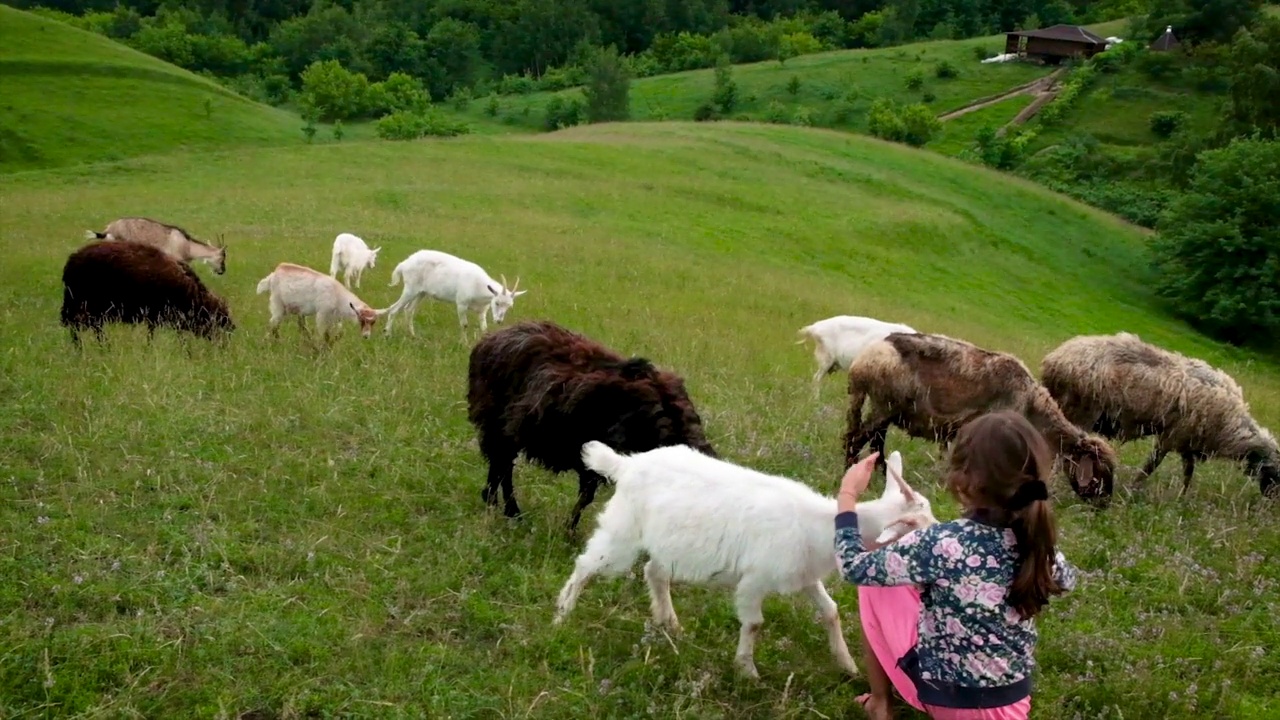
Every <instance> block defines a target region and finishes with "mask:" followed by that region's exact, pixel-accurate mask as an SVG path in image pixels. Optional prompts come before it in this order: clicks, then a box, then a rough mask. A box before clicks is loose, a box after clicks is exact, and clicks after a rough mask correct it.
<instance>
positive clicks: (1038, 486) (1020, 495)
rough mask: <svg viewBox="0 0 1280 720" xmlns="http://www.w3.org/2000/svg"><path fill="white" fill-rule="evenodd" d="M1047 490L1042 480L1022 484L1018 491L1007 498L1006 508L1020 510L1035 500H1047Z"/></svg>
mask: <svg viewBox="0 0 1280 720" xmlns="http://www.w3.org/2000/svg"><path fill="white" fill-rule="evenodd" d="M1048 499H1049V488H1048V486H1046V485H1045V484H1044V481H1043V480H1032V481H1031V482H1025V483H1022V485H1021V486H1020V487H1019V488H1018V491H1017V492H1015V493H1014V494H1013V497H1011V498H1009V504H1008V508H1009V509H1010V510H1014V511H1017V510H1021V509H1022V508H1024V507H1026V506H1028V505H1030V504H1031V503H1033V502H1035V501H1036V500H1048Z"/></svg>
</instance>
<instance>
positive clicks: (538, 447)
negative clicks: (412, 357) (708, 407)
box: [467, 321, 715, 532]
mask: <svg viewBox="0 0 1280 720" xmlns="http://www.w3.org/2000/svg"><path fill="white" fill-rule="evenodd" d="M468 385H469V387H468V391H467V406H468V407H467V415H468V417H469V418H470V420H471V424H472V425H474V426H475V428H476V431H477V433H478V435H479V440H480V452H481V453H482V454H483V455H484V457H485V459H486V460H487V461H488V464H489V477H488V482H487V484H486V485H485V488H484V491H483V492H482V493H481V497H483V498H484V501H485V502H486V503H488V504H490V505H496V504H497V502H498V488H499V486H501V488H502V492H503V494H504V495H505V497H506V505H505V513H506V515H507V517H515V516H517V515H519V514H520V507H519V506H518V505H517V504H516V499H515V496H514V495H513V491H512V487H511V473H512V469H513V465H514V464H515V460H516V456H517V455H518V454H519V453H520V452H522V451H523V452H524V456H525V458H526V459H528V460H530V461H532V462H536V463H538V464H540V465H542V466H543V467H545V468H547V469H548V470H550V471H552V472H556V473H560V472H565V471H568V470H573V471H575V472H577V473H578V504H577V506H576V507H574V510H573V517H572V519H571V520H570V521H569V530H570V532H573V531H575V530H576V528H577V525H578V520H579V518H580V517H581V515H582V510H583V508H585V507H586V506H587V505H589V504H591V502H592V500H593V499H594V498H595V493H596V487H597V485H598V484H599V483H600V482H601V481H602V480H603V478H601V477H600V475H599V474H597V473H595V472H593V471H591V470H588V469H587V468H586V467H584V466H583V464H582V444H583V443H585V442H587V441H589V440H601V441H603V442H605V443H607V444H608V445H609V446H610V447H613V448H615V449H617V450H619V451H621V452H642V451H644V450H651V449H653V448H656V447H661V446H664V445H680V444H686V445H690V446H691V447H693V448H694V449H696V450H699V451H701V452H704V453H706V454H708V455H711V456H713V457H714V456H715V451H714V450H712V448H711V445H710V443H708V442H707V439H706V437H705V435H704V434H703V430H702V419H701V418H700V417H698V413H697V410H695V409H694V406H693V403H692V402H691V401H690V400H689V396H688V395H687V394H686V393H685V388H684V381H683V380H681V378H680V377H679V376H678V375H676V374H675V373H672V372H670V371H667V370H659V369H658V368H656V367H654V366H653V364H651V363H650V362H649V361H648V360H645V359H644V358H639V357H633V358H630V359H628V358H624V357H623V356H621V355H619V354H618V353H615V352H613V351H612V350H610V349H609V348H606V347H605V346H603V345H601V344H600V343H598V342H595V341H594V340H591V339H589V338H586V337H583V336H582V335H579V334H577V333H574V332H571V331H569V330H566V329H565V328H563V327H560V326H559V325H556V324H555V323H552V322H547V321H539V322H534V321H529V322H522V323H518V324H516V325H513V326H511V327H509V328H505V329H503V330H498V331H495V332H493V333H490V334H489V335H486V336H485V337H483V338H482V339H481V340H480V341H479V342H478V343H476V345H475V347H473V348H472V349H471V360H470V365H469V368H468Z"/></svg>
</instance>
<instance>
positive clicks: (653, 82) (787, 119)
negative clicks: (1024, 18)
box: [469, 21, 1123, 131]
mask: <svg viewBox="0 0 1280 720" xmlns="http://www.w3.org/2000/svg"><path fill="white" fill-rule="evenodd" d="M1122 26H1123V21H1115V22H1108V23H1101V24H1098V25H1090V26H1089V27H1090V28H1091V29H1092V30H1094V31H1095V32H1100V33H1103V34H1104V35H1105V34H1110V33H1113V32H1118V31H1119V29H1120V28H1121V27H1122ZM1004 41H1005V36H1004V35H993V36H988V37H980V38H970V39H967V40H939V41H930V42H919V43H912V44H909V45H901V46H897V47H888V48H875V49H868V50H839V51H833V52H825V53H817V54H813V55H803V56H800V57H797V58H792V59H791V60H788V61H787V62H786V63H785V64H780V63H778V62H777V61H776V60H769V61H765V62H759V63H750V64H743V65H735V66H733V79H734V82H735V83H736V84H737V90H738V91H737V103H736V105H735V107H734V109H733V110H732V111H731V112H730V113H729V114H728V117H729V118H731V119H736V120H755V121H767V122H777V123H783V124H797V125H799V124H804V125H815V126H818V127H829V128H836V129H841V130H854V131H865V130H866V114H867V110H868V109H869V108H870V106H871V103H872V102H874V101H875V100H876V99H877V98H888V99H891V100H894V101H897V102H900V103H914V102H926V103H927V104H928V105H929V106H930V107H931V108H932V109H933V110H934V111H935V112H936V113H938V114H942V113H945V112H948V111H950V110H955V109H957V108H960V107H962V106H964V105H966V104H968V103H970V102H972V101H974V100H977V99H979V98H983V97H988V96H991V95H995V94H998V93H1000V92H1002V91H1004V90H1008V89H1009V88H1012V87H1015V86H1017V85H1021V84H1023V83H1026V82H1028V81H1031V80H1034V79H1036V78H1038V77H1042V76H1044V75H1047V74H1048V73H1049V72H1050V71H1051V70H1052V68H1047V67H1044V66H1040V65H1033V64H1027V63H989V64H985V65H984V64H982V63H980V62H979V61H978V57H977V55H976V53H977V52H978V51H983V52H985V53H986V54H987V55H993V54H995V53H999V52H1002V51H1003V49H1004ZM941 62H946V63H949V64H950V65H951V66H952V67H953V68H955V69H956V70H957V71H958V76H956V77H953V78H940V77H938V76H937V67H938V64H939V63H941ZM913 73H919V74H920V75H921V76H922V79H923V84H922V85H921V86H920V87H919V88H917V89H915V90H911V89H908V87H907V78H908V76H910V75H911V74H913ZM793 77H795V78H796V80H797V84H796V85H792V84H791V83H792V78H793ZM714 87H715V74H714V71H712V70H690V71H687V72H681V73H673V74H669V75H658V76H654V77H647V78H638V79H635V80H633V81H632V83H631V99H630V100H631V117H632V119H634V120H640V121H649V120H692V119H694V111H695V110H696V109H697V108H698V106H699V105H701V104H703V103H705V102H707V101H708V100H710V99H711V97H712V94H713V92H714ZM793 89H794V90H795V91H796V92H794V93H793V92H791V91H792V90H793ZM554 95H559V96H562V97H570V96H573V97H579V96H581V90H580V89H577V88H574V89H570V90H562V91H559V92H556V93H549V92H540V93H530V94H528V95H505V96H501V97H499V98H498V99H497V108H496V110H497V113H496V117H497V118H498V119H499V120H501V121H503V122H505V123H507V124H509V125H513V126H517V127H525V128H530V129H534V128H540V127H541V126H542V121H543V117H544V115H545V111H544V109H545V107H546V104H547V101H548V100H550V99H551V97H552V96H554ZM491 111H492V108H490V107H489V104H488V101H486V100H484V99H481V100H479V101H476V102H473V103H472V104H471V107H470V109H469V114H471V115H472V116H473V117H476V118H481V117H486V116H487V114H488V112H491Z"/></svg>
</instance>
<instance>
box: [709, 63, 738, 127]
mask: <svg viewBox="0 0 1280 720" xmlns="http://www.w3.org/2000/svg"><path fill="white" fill-rule="evenodd" d="M715 75H716V80H715V83H716V84H715V91H714V92H713V93H712V95H711V103H712V107H713V108H715V109H718V110H719V111H720V112H721V113H724V114H725V115H728V114H729V113H731V112H733V108H734V106H735V105H737V102H738V84H737V83H735V82H734V81H733V66H732V65H730V64H729V58H727V57H725V56H724V55H721V56H720V58H719V59H718V60H716V71H715Z"/></svg>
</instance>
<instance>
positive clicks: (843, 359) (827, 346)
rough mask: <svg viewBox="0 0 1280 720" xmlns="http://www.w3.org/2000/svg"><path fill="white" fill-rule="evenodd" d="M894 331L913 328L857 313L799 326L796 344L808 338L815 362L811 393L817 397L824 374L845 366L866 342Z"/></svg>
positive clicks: (911, 329) (865, 345) (847, 366)
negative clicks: (812, 343) (816, 369)
mask: <svg viewBox="0 0 1280 720" xmlns="http://www.w3.org/2000/svg"><path fill="white" fill-rule="evenodd" d="M896 332H901V333H914V332H916V330H915V329H914V328H912V327H911V326H909V325H903V324H901V323H891V322H884V321H882V320H876V319H875V318H869V317H863V316H861V315H836V316H835V317H829V318H827V319H826V320H819V321H818V322H816V323H813V324H812V325H806V326H805V327H802V328H800V330H799V335H800V340H799V341H797V342H796V344H797V345H803V344H804V343H805V341H807V340H812V341H813V342H814V348H813V357H814V359H815V360H817V361H818V371H817V372H816V373H814V375H813V396H814V397H815V398H816V397H818V391H819V389H820V388H821V383H822V377H823V376H824V375H827V374H829V373H833V372H835V371H836V370H847V369H849V363H851V362H853V359H854V358H855V357H857V356H858V353H861V352H862V351H863V350H864V349H866V347H867V346H868V345H870V344H871V343H873V342H875V341H877V340H883V339H884V338H885V337H887V336H888V335H889V334H891V333H896Z"/></svg>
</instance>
